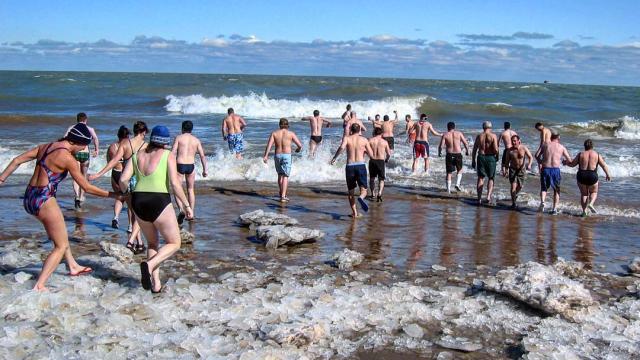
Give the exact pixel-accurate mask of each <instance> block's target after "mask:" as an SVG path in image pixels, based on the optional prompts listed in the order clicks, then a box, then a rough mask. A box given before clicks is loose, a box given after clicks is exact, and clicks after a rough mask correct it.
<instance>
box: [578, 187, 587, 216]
mask: <svg viewBox="0 0 640 360" xmlns="http://www.w3.org/2000/svg"><path fill="white" fill-rule="evenodd" d="M578 189H580V207H582V215H586V214H587V205H588V204H589V188H588V187H587V186H585V185H582V184H580V183H578Z"/></svg>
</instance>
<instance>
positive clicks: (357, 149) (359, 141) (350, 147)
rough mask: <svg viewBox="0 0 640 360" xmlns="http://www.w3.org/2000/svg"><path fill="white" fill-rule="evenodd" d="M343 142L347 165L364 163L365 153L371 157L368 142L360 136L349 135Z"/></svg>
mask: <svg viewBox="0 0 640 360" xmlns="http://www.w3.org/2000/svg"><path fill="white" fill-rule="evenodd" d="M344 141H345V142H346V144H345V145H346V150H347V164H352V163H358V162H364V154H365V152H367V153H368V154H369V155H371V152H372V151H371V146H370V145H369V140H367V139H366V138H365V137H362V136H360V134H353V135H349V136H347V137H346V138H345V139H344Z"/></svg>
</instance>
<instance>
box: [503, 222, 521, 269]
mask: <svg viewBox="0 0 640 360" xmlns="http://www.w3.org/2000/svg"><path fill="white" fill-rule="evenodd" d="M503 221H504V220H503ZM520 231H521V229H520V214H518V213H517V212H516V211H508V214H507V216H506V221H504V227H503V230H502V234H500V242H501V243H500V250H501V251H500V252H501V255H502V259H501V260H502V265H503V266H511V265H516V264H519V263H520Z"/></svg>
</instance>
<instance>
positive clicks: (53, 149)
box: [0, 105, 611, 293]
mask: <svg viewBox="0 0 640 360" xmlns="http://www.w3.org/2000/svg"><path fill="white" fill-rule="evenodd" d="M394 114H395V117H394V119H393V120H392V119H390V117H389V116H388V115H384V116H383V117H382V120H380V116H379V115H376V116H374V118H369V119H368V123H370V124H371V127H372V136H371V137H370V138H366V137H365V136H364V134H365V132H366V131H367V128H366V125H365V124H364V123H363V121H362V120H361V119H359V118H358V116H357V114H356V112H355V111H353V110H352V108H351V105H347V108H346V111H345V112H344V113H343V115H342V117H341V118H342V127H343V134H342V140H341V142H340V146H339V147H338V149H337V150H336V151H335V154H334V156H333V158H332V159H331V164H332V165H333V164H335V162H336V160H337V159H338V157H339V156H340V154H342V153H343V152H345V153H346V157H347V162H346V165H345V179H346V184H347V190H348V200H349V205H350V208H351V216H352V217H354V218H356V217H361V216H362V215H361V214H360V213H358V207H357V206H356V203H357V204H358V205H359V206H360V208H361V209H362V210H363V211H364V212H367V211H368V210H369V205H368V203H367V200H368V201H375V202H383V190H384V183H385V180H386V174H385V172H386V163H387V162H388V161H389V159H390V157H391V156H392V155H393V152H394V148H395V127H396V125H397V124H398V122H399V120H398V114H397V112H396V111H394ZM76 120H77V121H76V124H75V125H73V126H71V127H70V128H69V129H68V130H67V132H66V134H64V136H63V137H61V138H60V139H59V140H57V141H54V142H51V143H48V144H43V145H39V146H37V147H35V148H33V149H31V150H29V151H26V152H25V153H23V154H21V155H19V156H17V157H16V158H14V159H13V160H12V161H11V163H10V164H9V165H8V166H7V167H6V169H5V170H4V171H3V172H2V173H1V174H0V185H2V184H4V183H5V182H6V180H7V178H8V177H9V176H10V175H11V174H12V173H13V172H14V171H15V170H16V169H17V168H18V167H19V166H20V165H21V164H23V163H26V162H30V161H33V160H35V161H36V166H35V169H34V172H33V175H32V176H31V179H30V180H29V183H28V185H27V188H26V191H25V194H24V200H23V205H24V208H25V210H26V212H27V213H29V214H30V215H33V216H34V217H36V218H37V219H38V220H39V221H40V222H41V223H42V224H43V226H44V228H45V230H46V232H47V235H48V236H49V238H50V239H51V240H52V242H53V244H54V248H53V250H52V252H51V253H50V254H49V255H48V256H47V258H46V260H45V262H44V264H43V268H42V271H41V273H40V275H39V277H38V280H37V281H36V284H35V287H34V288H35V289H36V290H46V287H45V285H46V282H47V280H48V278H49V277H50V276H51V274H52V273H53V271H54V270H55V269H56V267H57V266H58V264H59V263H60V261H61V260H62V258H63V257H64V258H65V260H66V262H67V267H68V269H69V275H70V276H78V275H83V274H88V273H90V272H92V269H91V268H90V267H86V266H81V265H79V264H78V263H77V262H76V260H75V259H74V257H73V255H72V253H71V250H70V248H69V240H68V234H67V229H66V226H65V222H64V217H63V215H62V211H61V209H60V207H59V205H58V202H57V201H56V191H57V188H58V184H59V183H60V182H62V180H63V179H64V178H65V177H66V176H67V175H71V177H72V179H73V187H74V194H75V198H74V206H75V207H76V209H81V208H82V206H83V202H84V194H85V193H89V194H91V195H95V196H100V197H110V198H113V199H114V201H115V203H114V217H113V220H112V223H111V225H112V227H113V228H119V227H120V225H119V220H118V219H119V214H120V212H121V211H122V209H123V207H124V203H126V204H127V205H128V206H127V209H128V219H129V220H128V228H127V232H128V233H129V236H128V241H127V245H126V246H127V248H129V249H130V250H131V251H132V252H133V253H134V254H140V253H143V252H145V251H146V252H147V258H146V260H145V261H143V262H141V264H140V273H141V284H142V287H143V288H144V289H146V290H150V291H151V292H154V293H157V292H160V291H162V284H161V281H160V276H159V266H160V264H161V263H162V262H163V261H165V260H166V259H167V258H169V257H170V256H172V255H173V254H174V253H175V252H176V251H177V250H178V249H179V248H180V245H181V240H180V231H179V226H180V224H182V222H183V221H184V220H187V221H192V220H194V219H195V212H194V210H195V176H196V173H195V158H196V155H198V156H199V158H200V161H201V165H202V176H203V177H206V176H207V162H206V156H205V152H204V149H203V147H202V144H201V142H200V140H199V139H198V138H197V137H196V136H194V135H193V134H192V130H193V123H192V122H191V121H184V122H183V123H182V134H180V135H178V136H176V137H175V139H174V141H173V145H172V146H171V147H169V145H170V144H171V136H170V133H169V129H168V128H167V127H165V126H161V125H159V126H155V127H154V128H153V129H152V130H151V132H150V137H149V141H148V142H147V141H146V137H147V134H148V133H149V129H148V128H147V125H146V124H145V123H144V122H143V121H137V122H136V123H135V124H134V125H133V128H132V130H129V129H128V128H127V127H126V126H121V127H120V128H119V129H118V131H117V138H118V140H117V141H116V142H114V143H113V144H111V145H110V146H109V147H108V150H107V154H106V158H107V161H108V162H107V164H106V165H105V166H104V167H103V168H102V169H101V170H100V171H98V172H97V173H95V174H91V175H89V174H87V170H88V168H89V161H90V159H91V157H96V156H98V155H99V140H98V135H97V134H96V131H95V130H94V129H93V128H91V127H89V126H88V125H87V122H88V117H87V115H86V114H85V113H79V114H78V115H77V117H76ZM301 120H302V121H308V122H309V125H310V140H309V149H310V151H309V155H310V156H311V157H314V156H315V154H316V151H317V149H318V147H319V146H321V144H322V141H323V137H322V129H323V127H325V126H326V127H330V126H332V123H331V121H329V120H327V119H326V118H324V117H322V116H320V112H319V111H318V110H314V112H313V116H309V117H304V118H302V119H301ZM428 120H429V117H428V116H427V115H426V114H421V115H420V117H419V120H418V121H417V122H416V121H413V119H412V118H411V115H406V116H405V129H404V132H403V133H404V134H406V137H407V138H406V143H407V144H408V145H409V146H410V147H411V148H412V150H413V165H412V171H413V172H414V173H415V172H416V171H417V169H418V167H419V166H418V165H419V162H420V159H423V161H424V167H423V171H424V172H426V173H428V172H429V166H430V163H429V161H430V155H431V154H430V145H429V135H430V134H431V135H433V136H439V137H440V142H439V144H438V157H441V156H442V150H443V148H444V149H445V169H446V180H445V181H446V191H447V192H448V193H451V192H452V182H453V174H454V173H455V174H456V180H455V185H454V189H455V190H456V191H461V190H462V186H461V181H462V173H463V166H462V164H463V155H462V148H463V147H464V152H465V156H469V143H468V141H467V139H466V137H465V135H464V134H463V133H462V132H460V131H459V130H456V125H455V123H454V122H449V123H448V124H447V131H446V132H444V133H440V132H438V131H436V130H435V128H434V127H433V125H432V124H431V122H429V121H428ZM246 127H247V122H246V121H245V119H243V118H242V117H241V116H239V115H237V114H235V112H234V110H233V109H232V108H229V109H228V111H227V116H226V117H225V118H224V119H223V120H222V125H221V132H222V138H223V140H225V141H227V145H228V147H229V150H230V151H231V152H232V153H233V154H234V155H235V157H236V158H237V159H242V154H243V152H244V138H243V133H244V131H245V129H246ZM535 128H536V130H538V131H539V132H540V142H539V146H538V149H537V150H536V152H535V154H532V153H531V151H530V150H529V149H528V148H527V146H525V145H524V144H522V142H521V139H520V136H519V135H518V134H517V133H516V132H515V131H514V130H513V129H511V124H510V123H509V122H505V123H504V130H503V131H502V133H501V134H500V137H499V138H498V136H497V135H496V134H495V133H494V132H493V131H492V123H491V122H490V121H485V122H483V124H482V129H483V130H482V133H480V134H478V135H477V136H476V139H475V141H474V142H473V149H472V155H471V157H472V158H471V166H472V168H474V169H475V170H476V173H477V183H476V194H477V203H478V204H482V203H483V198H482V197H483V190H484V186H485V181H486V185H487V193H486V199H485V201H486V202H488V203H493V202H494V199H493V188H494V179H495V177H496V174H497V172H498V170H497V168H498V161H499V160H500V159H501V163H500V166H499V168H500V174H501V175H502V176H504V177H506V178H508V180H509V183H510V184H511V188H510V193H511V202H512V207H513V208H516V206H517V204H516V202H517V199H518V195H519V193H520V191H521V190H522V187H523V184H524V181H525V179H526V177H527V174H529V173H531V168H532V164H533V161H534V159H535V160H536V161H537V164H538V172H539V174H540V175H539V176H540V208H539V210H540V211H541V212H544V211H545V210H546V197H547V192H548V191H549V190H550V189H553V202H552V207H551V210H550V213H552V214H557V213H558V209H557V206H558V203H559V200H560V189H561V188H560V184H561V175H560V166H562V165H565V166H570V167H575V166H578V172H577V176H576V177H577V183H578V187H579V190H580V194H581V198H580V204H581V207H582V215H583V216H588V214H589V212H592V213H595V212H596V210H595V207H594V202H595V201H596V198H597V194H598V167H601V168H602V169H603V171H604V173H605V175H606V180H607V181H610V180H611V177H610V174H609V169H608V167H607V165H606V163H605V162H604V160H603V158H602V156H600V154H598V153H597V152H596V151H595V150H594V149H593V142H592V141H591V140H590V139H587V140H586V141H585V142H584V151H582V152H579V153H578V154H577V155H576V156H575V157H574V158H571V156H570V154H569V152H568V151H567V149H566V148H565V147H564V146H563V145H562V144H561V143H560V135H559V133H558V132H557V131H556V130H554V129H548V128H546V127H545V126H544V125H543V124H542V123H536V124H535ZM91 144H93V152H92V153H89V151H90V150H89V149H90V145H91ZM293 145H295V146H296V149H295V152H300V151H301V150H302V148H303V144H302V143H301V141H300V140H299V139H298V137H297V135H296V134H295V133H294V132H293V131H291V130H289V120H288V119H286V118H282V119H280V121H279V129H277V130H275V131H273V132H272V133H271V134H270V135H269V138H268V140H267V145H266V147H265V151H264V155H263V161H264V162H265V163H267V162H268V159H269V154H270V152H271V149H272V148H274V147H275V156H274V164H275V169H276V172H277V174H278V186H279V198H280V201H281V202H283V203H286V202H288V201H289V198H288V197H287V190H288V184H289V183H288V180H289V176H290V174H291V167H292V156H291V155H292V147H293ZM501 145H502V147H503V151H502V156H501V157H500V146H501ZM365 156H366V157H368V160H369V161H368V167H367V162H366V161H365V160H366V158H365ZM108 171H111V187H112V190H113V191H106V190H103V189H101V188H99V187H96V186H94V185H92V184H91V183H90V181H93V180H95V179H97V178H99V177H101V176H102V175H104V174H105V173H106V172H108ZM367 180H369V181H367ZM376 180H377V186H376ZM183 181H184V182H185V183H186V193H185V190H184V188H183V186H182V184H183ZM357 188H359V194H358V196H356V194H355V191H356V189H357ZM369 190H370V193H369V192H368V191H369ZM171 193H173V194H174V197H175V200H176V206H177V208H178V210H179V211H178V214H177V215H176V213H175V210H174V207H173V203H172V198H171V195H170V194H171ZM367 195H369V196H367ZM142 235H144V239H146V242H147V244H146V246H145V243H144V241H143V239H142ZM160 236H161V237H162V238H163V239H164V242H165V244H164V245H163V246H160V245H159V237H160Z"/></svg>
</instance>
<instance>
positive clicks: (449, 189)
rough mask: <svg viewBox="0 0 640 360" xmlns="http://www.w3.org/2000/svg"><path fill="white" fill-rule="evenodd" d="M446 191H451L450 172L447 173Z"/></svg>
mask: <svg viewBox="0 0 640 360" xmlns="http://www.w3.org/2000/svg"><path fill="white" fill-rule="evenodd" d="M446 180H447V192H448V193H450V192H451V173H447V177H446Z"/></svg>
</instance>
